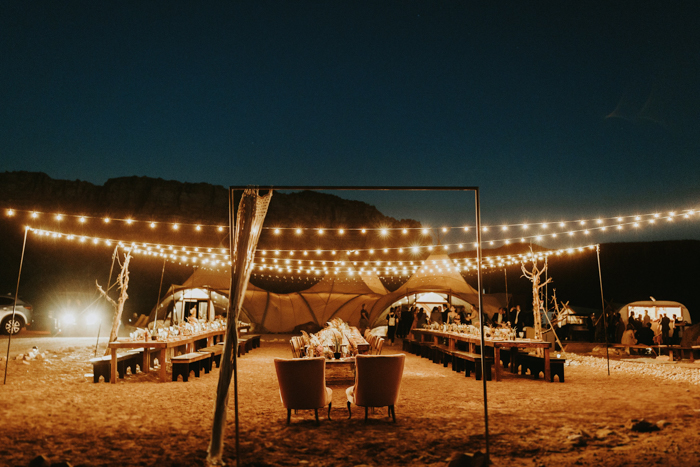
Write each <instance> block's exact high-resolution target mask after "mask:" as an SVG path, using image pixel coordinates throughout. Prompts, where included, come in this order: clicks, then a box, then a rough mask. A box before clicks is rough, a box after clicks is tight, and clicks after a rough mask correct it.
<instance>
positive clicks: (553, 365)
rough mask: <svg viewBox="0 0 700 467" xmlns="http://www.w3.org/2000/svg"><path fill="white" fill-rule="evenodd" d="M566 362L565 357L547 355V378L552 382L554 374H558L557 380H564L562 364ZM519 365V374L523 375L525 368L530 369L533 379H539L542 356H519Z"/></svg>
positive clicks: (542, 367)
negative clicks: (520, 369)
mask: <svg viewBox="0 0 700 467" xmlns="http://www.w3.org/2000/svg"><path fill="white" fill-rule="evenodd" d="M565 363H566V359H565V358H557V357H549V370H550V371H549V380H550V382H554V376H555V375H556V376H559V382H560V383H563V382H564V364H565ZM520 365H521V368H522V372H521V373H520V374H521V375H525V374H526V373H527V370H530V374H531V375H532V378H533V379H539V377H540V373H543V374H544V357H538V356H537V355H530V354H527V355H524V356H522V357H521V361H520Z"/></svg>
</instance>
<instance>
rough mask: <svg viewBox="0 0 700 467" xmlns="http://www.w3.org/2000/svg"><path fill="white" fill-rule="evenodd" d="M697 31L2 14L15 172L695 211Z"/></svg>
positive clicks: (699, 143) (494, 219)
mask: <svg viewBox="0 0 700 467" xmlns="http://www.w3.org/2000/svg"><path fill="white" fill-rule="evenodd" d="M699 23H700V3H698V2H696V1H692V2H691V1H688V2H668V1H659V2H609V1H605V2H544V3H541V2H465V1H461V0H460V1H442V2H439V1H430V2H428V1H421V2H417V1H371V2H368V1H358V0H353V1H313V2H309V1H274V2H273V1H260V0H256V1H249V2H207V3H204V4H201V3H199V2H140V1H138V2H126V1H121V2H94V1H89V2H88V1H86V2H71V1H61V2H55V1H45V2H24V1H8V2H3V3H2V5H0V50H1V51H2V53H0V70H2V71H1V72H0V87H1V88H2V93H0V158H1V160H2V169H3V170H30V171H42V172H46V173H48V174H49V175H50V176H52V177H54V178H64V179H81V180H88V181H90V182H93V183H97V184H101V183H103V182H104V181H105V180H107V179H108V178H113V177H119V176H127V175H146V176H151V177H161V178H165V179H175V180H181V181H188V182H210V183H214V184H220V185H224V186H228V185H240V184H265V185H267V184H275V185H319V184H322V185H329V184H335V185H346V184H352V185H414V184H417V185H478V186H480V187H481V188H482V198H483V203H484V205H483V210H484V213H483V216H484V220H485V221H486V222H491V223H498V222H503V221H511V222H518V221H522V220H529V221H538V220H540V219H547V220H558V219H560V218H571V217H595V216H598V215H618V214H627V213H634V212H635V211H638V212H649V211H654V210H657V209H680V208H685V207H691V206H696V207H698V206H699V205H700V203H698V200H699V198H698V174H700V158H699V157H698V155H699V149H700V24H699ZM343 196H349V197H354V198H359V199H364V200H367V201H370V202H373V203H375V204H377V205H378V206H379V207H380V209H382V210H383V211H384V212H385V213H387V214H390V215H395V216H397V217H413V218H418V219H419V220H423V221H425V222H431V221H432V222H434V223H441V222H446V223H453V224H455V223H457V222H450V220H451V219H453V218H458V221H459V222H462V220H463V218H464V217H466V216H467V215H470V214H471V211H470V212H468V213H466V214H465V213H462V212H460V207H461V206H464V205H466V206H467V208H469V209H471V206H472V202H471V200H469V199H467V200H465V201H464V202H462V201H463V200H457V199H453V198H454V197H447V198H444V203H441V202H440V201H441V198H439V197H432V198H431V201H430V203H427V204H425V205H422V203H421V202H420V200H418V199H416V200H415V201H413V198H411V201H410V202H406V201H405V200H400V199H399V198H397V197H396V196H389V195H386V196H380V197H376V198H375V197H372V196H365V195H362V196H360V195H358V196H354V195H349V194H347V193H346V194H344V195H343ZM448 198H449V199H448ZM460 203H461V204H460ZM433 205H434V206H433ZM428 206H431V207H430V208H428ZM456 212H459V214H455V213H456ZM694 227H695V228H691V229H685V231H683V232H681V233H679V231H677V230H676V231H673V230H668V229H666V230H663V231H661V230H659V232H660V234H659V237H658V238H677V237H688V236H693V237H695V238H700V237H699V236H698V234H697V232H698V229H697V223H694ZM614 239H615V238H607V239H606V238H601V239H600V241H605V240H614Z"/></svg>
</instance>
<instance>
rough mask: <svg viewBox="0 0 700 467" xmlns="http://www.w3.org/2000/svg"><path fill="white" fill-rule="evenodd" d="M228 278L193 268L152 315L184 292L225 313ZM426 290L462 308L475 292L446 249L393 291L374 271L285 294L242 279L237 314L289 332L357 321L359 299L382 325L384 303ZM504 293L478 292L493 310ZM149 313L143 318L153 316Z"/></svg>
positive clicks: (161, 314) (329, 278) (408, 299)
mask: <svg viewBox="0 0 700 467" xmlns="http://www.w3.org/2000/svg"><path fill="white" fill-rule="evenodd" d="M229 281H230V276H229V272H228V271H223V270H222V271H210V270H205V269H201V268H200V269H197V270H195V271H194V272H193V273H192V275H191V276H190V277H189V278H188V279H187V280H186V281H185V282H184V283H183V284H182V285H173V286H172V287H171V288H170V290H169V291H168V294H167V295H166V296H165V297H164V298H163V299H162V300H161V302H160V303H159V304H158V307H157V310H158V319H160V320H162V319H164V318H165V317H166V314H167V311H168V307H169V306H170V303H171V302H172V301H175V303H178V302H180V301H183V300H184V299H185V298H186V297H187V296H188V295H190V296H209V297H210V298H211V303H212V306H213V307H214V309H215V310H216V312H215V313H216V314H217V315H220V314H225V313H226V311H227V310H226V307H227V306H228V298H227V295H228V288H229ZM428 293H430V294H434V295H432V296H433V298H435V299H437V298H440V299H441V300H443V301H444V302H445V303H447V302H449V303H451V304H453V305H463V306H465V307H466V309H467V310H469V309H470V306H471V305H476V304H477V303H478V293H477V291H476V290H475V289H474V288H473V287H471V286H470V285H469V284H468V283H467V282H466V281H465V280H464V278H463V277H462V275H461V274H460V272H459V271H458V270H457V269H456V268H455V267H454V265H453V263H452V260H451V259H450V258H449V257H448V256H447V255H446V254H439V253H437V254H433V255H431V256H430V257H428V259H427V260H425V262H424V266H423V267H421V269H419V270H418V271H417V272H416V273H415V274H413V275H412V276H411V277H410V278H409V279H408V281H406V283H405V284H403V285H402V286H401V287H399V289H397V290H396V291H394V292H389V291H388V290H387V289H386V288H385V287H384V285H383V284H382V282H381V281H380V280H379V277H377V275H376V274H372V273H360V272H358V271H355V272H354V273H353V274H352V275H349V274H347V273H345V272H344V273H342V274H339V275H333V274H327V275H326V276H325V277H324V278H323V279H321V280H320V281H319V282H317V283H316V284H314V285H313V286H311V287H310V288H308V289H306V290H302V291H300V292H294V293H289V294H280V293H275V292H269V291H267V290H264V289H262V288H260V287H256V286H255V285H253V284H248V288H247V290H246V294H245V299H244V301H243V309H242V311H241V319H242V320H243V321H247V322H250V323H254V324H255V325H256V327H257V330H258V331H259V332H272V333H286V332H293V331H294V329H295V328H296V327H298V326H301V325H303V324H307V323H313V325H315V326H318V327H323V325H324V324H325V323H326V322H328V321H330V320H331V319H333V318H340V319H342V320H343V321H346V322H348V323H350V324H351V325H353V326H357V325H358V324H359V321H360V309H361V308H362V305H363V304H364V305H365V307H366V308H367V310H369V311H370V323H371V324H372V325H373V326H378V325H382V324H384V322H383V321H382V320H383V317H384V315H385V314H386V312H387V311H388V309H389V308H390V307H392V306H395V305H396V304H409V303H411V304H412V303H413V302H414V301H415V299H416V298H417V297H419V296H424V295H425V294H428ZM504 298H505V296H504V295H503V294H496V295H484V296H483V303H484V312H485V313H487V314H488V315H489V316H491V315H493V313H494V312H495V311H496V310H497V309H498V308H499V307H501V306H505V302H504V303H501V302H502V301H503V300H504ZM176 306H177V305H176ZM154 312H155V310H153V311H152V312H151V316H150V320H149V322H152V321H153V319H154ZM258 331H256V332H258Z"/></svg>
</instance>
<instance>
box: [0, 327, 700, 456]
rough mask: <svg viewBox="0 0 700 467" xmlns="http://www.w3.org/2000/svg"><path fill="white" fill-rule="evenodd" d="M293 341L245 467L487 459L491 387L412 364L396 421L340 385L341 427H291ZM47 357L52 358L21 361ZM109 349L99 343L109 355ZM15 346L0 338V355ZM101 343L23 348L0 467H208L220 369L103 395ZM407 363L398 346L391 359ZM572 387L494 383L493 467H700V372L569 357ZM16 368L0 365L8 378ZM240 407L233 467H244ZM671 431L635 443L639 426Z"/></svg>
mask: <svg viewBox="0 0 700 467" xmlns="http://www.w3.org/2000/svg"><path fill="white" fill-rule="evenodd" d="M288 338H289V336H275V335H266V336H263V339H262V345H261V347H260V348H258V349H255V350H253V351H252V352H250V353H248V354H247V355H245V356H243V357H242V358H241V359H240V360H239V361H240V369H239V394H240V399H239V400H240V427H241V453H240V456H241V465H246V466H266V465H303V466H313V465H318V466H358V465H370V466H382V465H411V466H421V465H435V466H444V465H446V464H447V461H448V460H449V459H450V458H451V457H452V456H453V455H455V454H456V453H462V452H467V453H472V452H475V451H477V450H481V451H482V452H483V451H484V450H485V440H484V408H483V407H484V405H483V387H482V382H481V381H476V380H474V378H473V376H472V377H471V378H466V377H465V376H464V374H457V373H454V372H452V371H451V370H450V369H449V368H443V367H442V365H436V364H433V363H431V362H430V361H428V360H426V359H421V358H420V357H417V356H415V355H411V354H407V355H406V365H405V370H404V376H403V382H402V388H401V400H400V403H399V404H398V405H397V406H396V415H397V423H393V422H392V421H391V420H390V419H389V418H388V417H387V410H386V409H381V410H380V409H377V410H375V411H374V413H371V414H370V420H369V422H368V423H367V424H365V423H364V421H363V415H364V414H363V409H361V408H355V409H354V410H353V418H352V419H350V420H348V418H347V416H348V413H347V409H346V398H345V388H346V387H347V385H341V386H332V389H333V409H332V411H331V416H332V420H331V421H329V420H327V419H325V415H324V417H323V418H322V422H321V425H320V426H316V424H315V422H314V417H313V412H312V411H299V413H297V414H294V415H293V416H292V423H291V425H289V426H288V425H287V424H286V410H285V409H284V407H283V406H282V404H281V402H280V399H279V393H278V385H277V379H276V376H275V371H274V366H273V363H272V360H273V359H274V358H275V357H284V358H289V357H291V352H290V350H289V344H288ZM34 345H36V346H37V347H38V348H39V351H40V352H42V353H43V355H44V358H43V359H41V360H32V361H30V362H27V363H23V362H22V360H16V357H17V356H18V355H19V354H23V353H27V352H28V351H29V350H30V349H31V347H32V346H34ZM105 346H106V343H105V342H104V341H102V342H100V345H99V349H98V353H99V354H102V353H104V349H105ZM6 349H7V338H6V337H5V338H3V339H0V350H2V355H4V354H5V350H6ZM94 352H95V342H94V340H92V339H77V338H76V339H69V338H60V339H58V338H26V337H25V338H23V337H21V336H20V337H17V338H14V339H13V341H12V347H11V350H10V360H9V366H8V368H7V369H8V372H7V384H6V385H4V386H2V385H0V427H1V429H0V465H2V466H5V465H7V466H15V465H20V466H26V465H28V464H29V462H30V461H31V460H32V459H33V458H35V457H36V456H37V455H44V456H46V457H47V458H49V459H50V460H51V461H53V462H69V463H70V464H71V465H74V466H75V465H168V466H176V465H182V466H189V465H205V459H206V450H207V447H208V443H209V437H210V432H211V422H212V413H213V406H214V400H215V391H216V387H217V383H218V370H214V371H213V372H212V373H210V374H208V375H203V376H201V377H200V378H194V377H193V376H192V377H191V378H190V381H189V382H187V383H184V382H182V381H178V382H168V383H161V382H159V381H158V380H157V378H156V375H155V373H153V372H151V373H149V374H140V373H137V374H135V375H127V377H126V378H125V379H122V380H119V381H118V383H117V384H106V383H99V384H94V383H93V382H92V378H91V377H86V374H90V373H91V372H92V367H91V365H90V364H89V363H88V360H89V358H90V357H92V356H93V354H94ZM395 352H401V347H400V344H399V343H397V344H396V345H395V346H394V347H385V348H384V353H395ZM569 362H570V364H569V366H567V367H566V382H565V383H558V382H554V383H546V382H543V381H542V380H541V379H540V380H538V381H534V380H532V379H530V378H526V377H521V376H514V375H511V374H509V373H507V372H506V376H505V378H504V380H502V381H500V382H488V384H487V389H488V413H489V433H490V452H491V459H492V462H493V464H494V465H501V466H509V467H511V466H512V467H515V466H569V465H600V466H619V465H643V466H647V465H673V466H679V465H700V448H698V446H699V445H700V444H699V441H700V422H699V421H698V420H699V418H698V415H700V392H699V389H700V386H699V385H698V382H699V381H700V379H699V378H698V375H699V374H700V365H697V369H696V365H690V364H681V365H679V364H674V363H668V364H665V365H663V364H658V363H654V362H642V363H628V362H625V361H620V360H613V361H612V362H611V363H612V365H611V373H612V374H611V375H610V376H608V374H607V366H606V365H605V360H603V359H600V358H595V357H590V356H589V357H583V356H577V355H573V354H569ZM4 365H5V362H2V363H0V369H2V370H3V372H4ZM232 408H233V397H232V396H231V398H230V408H229V418H228V421H229V426H228V428H227V432H226V450H225V456H224V459H225V461H226V462H227V464H228V465H235V464H236V460H235V455H236V453H235V449H234V429H233V420H234V416H233V410H232ZM632 419H645V420H647V421H649V422H651V423H654V424H658V426H660V427H661V429H660V430H658V431H654V432H637V431H633V430H632V429H630V423H629V422H630V420H632Z"/></svg>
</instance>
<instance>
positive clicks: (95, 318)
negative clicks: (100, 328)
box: [85, 313, 100, 326]
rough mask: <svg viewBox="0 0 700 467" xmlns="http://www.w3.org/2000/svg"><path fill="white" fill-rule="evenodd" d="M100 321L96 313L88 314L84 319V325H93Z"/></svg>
mask: <svg viewBox="0 0 700 467" xmlns="http://www.w3.org/2000/svg"><path fill="white" fill-rule="evenodd" d="M99 320H100V317H99V316H97V313H88V315H87V316H86V317H85V324H87V325H88V326H90V325H92V324H95V323H96V322H98V321H99Z"/></svg>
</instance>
